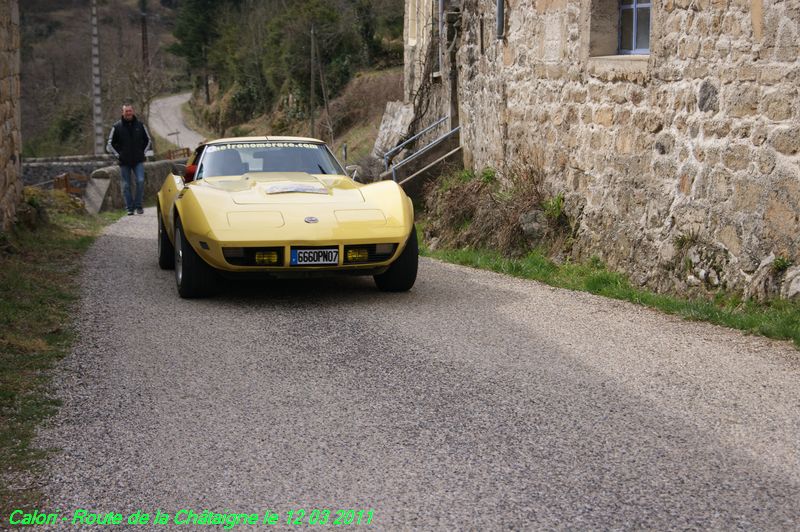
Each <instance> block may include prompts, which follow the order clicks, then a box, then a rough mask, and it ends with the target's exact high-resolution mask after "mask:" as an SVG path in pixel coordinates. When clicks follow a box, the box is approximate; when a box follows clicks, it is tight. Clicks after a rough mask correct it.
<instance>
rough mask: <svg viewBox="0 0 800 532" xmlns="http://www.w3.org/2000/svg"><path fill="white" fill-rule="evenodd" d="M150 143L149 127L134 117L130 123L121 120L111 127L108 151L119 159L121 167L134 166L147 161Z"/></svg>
mask: <svg viewBox="0 0 800 532" xmlns="http://www.w3.org/2000/svg"><path fill="white" fill-rule="evenodd" d="M150 143H151V140H150V133H148V131H147V127H145V125H144V124H143V123H142V122H139V120H138V119H137V118H136V117H135V116H134V117H133V119H132V120H130V121H127V120H125V119H124V118H123V119H120V120H118V121H117V123H116V124H114V125H113V126H112V127H111V133H109V134H108V144H106V151H108V153H110V154H112V155H114V156H115V157H116V158H117V159H119V164H120V165H124V166H134V165H136V164H138V163H141V162H143V161H144V160H145V155H144V152H146V151H147V150H149V149H150Z"/></svg>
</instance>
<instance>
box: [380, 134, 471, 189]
mask: <svg viewBox="0 0 800 532" xmlns="http://www.w3.org/2000/svg"><path fill="white" fill-rule="evenodd" d="M460 129H461V126H456V127H454V128H453V129H451V130H450V131H448V132H447V133H445V134H444V135H442V136H440V137H439V138H437V139H436V140H433V141H431V142H430V143H428V144H427V145H426V146H425V147H424V148H422V149H420V150H419V151H416V152H414V153H412V154H411V155H409V156H408V157H406V158H405V159H403V160H402V161H400V162H399V163H397V164H393V165H392V181H397V168H398V167H399V166H403V165H404V164H406V163H407V162H410V161H413V160H414V159H416V158H417V157H419V156H420V155H422V154H424V153H425V152H427V151H428V150H429V149H431V148H433V147H434V146H435V145H436V144H438V143H439V142H440V141H442V140H444V139H446V138H447V137H449V136H450V135H452V134H453V133H455V132H457V131H458V130H460Z"/></svg>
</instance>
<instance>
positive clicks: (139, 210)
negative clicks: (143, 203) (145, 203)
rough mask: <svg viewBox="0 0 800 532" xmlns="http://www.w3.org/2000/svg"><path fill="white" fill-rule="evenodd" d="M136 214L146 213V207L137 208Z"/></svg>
mask: <svg viewBox="0 0 800 532" xmlns="http://www.w3.org/2000/svg"><path fill="white" fill-rule="evenodd" d="M136 214H144V209H142V208H141V207H139V208H138V209H136Z"/></svg>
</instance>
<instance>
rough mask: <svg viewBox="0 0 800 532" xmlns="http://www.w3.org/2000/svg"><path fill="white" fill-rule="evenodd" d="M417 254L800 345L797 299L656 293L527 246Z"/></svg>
mask: <svg viewBox="0 0 800 532" xmlns="http://www.w3.org/2000/svg"><path fill="white" fill-rule="evenodd" d="M421 236H422V235H420V242H422V238H421ZM420 254H422V255H426V256H429V257H433V258H436V259H440V260H443V261H446V262H452V263H455V264H461V265H464V266H471V267H474V268H480V269H484V270H492V271H495V272H498V273H504V274H506V275H512V276H514V277H520V278H523V279H533V280H536V281H540V282H542V283H545V284H548V285H550V286H555V287H559V288H567V289H569V290H578V291H583V292H590V293H592V294H597V295H601V296H605V297H610V298H613V299H621V300H623V301H630V302H631V303H636V304H638V305H643V306H646V307H651V308H655V309H658V310H661V311H663V312H666V313H669V314H675V315H678V316H681V317H683V318H685V319H688V320H697V321H707V322H710V323H715V324H717V325H724V326H726V327H731V328H733V329H738V330H741V331H745V332H747V333H750V334H758V335H762V336H766V337H768V338H774V339H777V340H792V341H793V342H794V345H795V347H797V348H798V349H800V304H798V303H792V302H789V301H783V300H775V301H771V302H769V303H768V304H759V303H756V302H753V301H743V300H742V298H741V296H738V295H731V294H726V293H723V292H720V293H718V294H717V295H716V296H715V297H714V299H713V300H706V299H683V298H678V297H675V296H670V295H666V294H656V293H653V292H650V291H647V290H643V289H641V288H637V287H634V286H632V285H631V283H630V281H629V280H628V279H627V278H626V277H625V276H624V275H621V274H619V273H616V272H612V271H609V270H608V269H607V268H606V267H605V265H603V264H602V262H600V261H599V260H590V261H589V262H587V263H582V264H575V263H565V264H560V265H559V264H555V263H554V262H552V261H551V260H550V259H548V258H547V257H546V256H545V255H544V254H543V253H541V252H539V251H532V252H530V253H528V254H527V255H525V256H523V257H521V258H509V257H505V256H503V255H501V254H500V253H498V252H495V251H489V250H479V249H454V250H447V249H442V250H436V251H431V250H429V249H427V247H426V246H424V245H421V246H420Z"/></svg>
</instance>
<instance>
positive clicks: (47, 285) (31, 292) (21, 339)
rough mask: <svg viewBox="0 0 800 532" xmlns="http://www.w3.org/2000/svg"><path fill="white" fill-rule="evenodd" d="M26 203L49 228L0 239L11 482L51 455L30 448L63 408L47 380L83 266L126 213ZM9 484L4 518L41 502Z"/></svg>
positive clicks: (1, 364)
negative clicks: (96, 241)
mask: <svg viewBox="0 0 800 532" xmlns="http://www.w3.org/2000/svg"><path fill="white" fill-rule="evenodd" d="M54 197H55V199H54ZM27 201H28V203H29V204H32V205H33V204H36V205H39V208H40V209H43V210H46V211H47V216H48V218H49V220H50V222H49V223H43V222H41V223H40V224H39V226H38V227H37V228H35V229H29V228H15V229H14V230H13V231H12V232H11V233H10V234H7V233H6V234H0V475H2V476H3V477H6V476H8V477H11V478H14V477H17V478H30V474H31V472H33V471H34V470H36V468H37V467H39V465H40V462H39V460H40V459H41V458H42V457H43V456H45V454H46V453H45V452H44V451H42V450H37V449H34V448H32V447H31V442H32V440H33V437H34V434H35V429H36V426H37V425H38V424H39V423H41V422H42V421H43V420H44V419H45V418H47V417H48V416H51V415H53V414H54V413H55V412H56V411H57V409H58V406H59V402H58V401H57V400H56V399H54V398H53V397H52V395H51V393H50V382H51V378H52V377H51V375H50V372H51V370H52V368H53V365H54V364H55V363H56V362H57V361H58V360H60V359H61V358H62V357H63V356H64V355H65V354H66V353H68V352H69V349H70V346H71V345H72V342H73V340H74V338H75V332H74V330H73V327H72V316H73V310H74V307H75V304H76V302H77V300H78V285H77V280H78V274H79V264H80V258H81V256H82V255H83V253H84V252H85V251H86V249H87V248H88V247H89V245H90V244H91V243H92V242H93V240H94V238H95V237H96V235H97V234H99V232H100V230H101V229H102V227H103V226H105V225H107V224H108V223H110V222H111V221H113V220H115V219H117V218H118V217H119V216H121V212H122V211H116V212H112V213H103V214H102V215H100V216H89V215H87V214H82V213H79V212H78V211H77V210H75V208H74V206H71V205H70V204H69V203H68V202H67V201H66V196H65V195H63V197H61V198H59V197H57V196H55V195H54V196H50V195H48V194H46V193H43V192H41V191H39V192H36V193H35V196H33V197H30V196H28V198H27ZM9 484H10V483H8V482H5V481H0V515H8V510H10V509H11V508H12V507H14V508H16V507H20V508H22V507H29V508H30V507H34V506H35V505H36V503H37V502H38V501H39V499H40V494H39V493H38V491H36V489H35V488H32V487H27V488H23V489H11V488H9V487H8V486H9Z"/></svg>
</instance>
